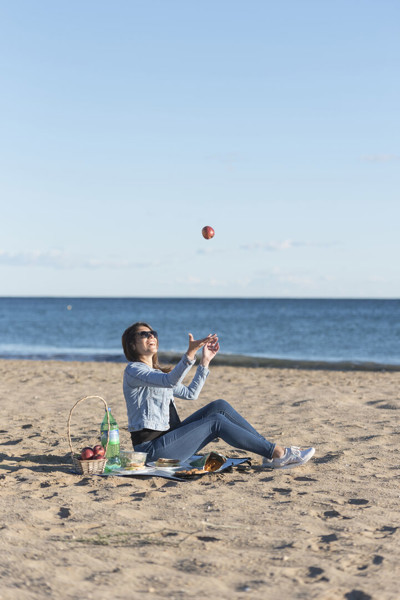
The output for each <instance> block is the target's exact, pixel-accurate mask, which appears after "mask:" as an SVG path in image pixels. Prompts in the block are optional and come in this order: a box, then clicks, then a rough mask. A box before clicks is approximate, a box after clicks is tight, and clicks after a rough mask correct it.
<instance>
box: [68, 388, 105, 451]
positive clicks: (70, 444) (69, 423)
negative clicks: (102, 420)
mask: <svg viewBox="0 0 400 600" xmlns="http://www.w3.org/2000/svg"><path fill="white" fill-rule="evenodd" d="M90 398H98V399H99V400H101V401H102V402H104V406H105V408H106V413H107V424H108V435H107V443H106V447H105V448H104V450H105V455H106V454H107V448H108V440H109V439H110V413H109V412H108V406H107V402H106V401H105V400H104V398H102V397H101V396H85V397H84V398H81V399H80V400H78V401H77V402H75V404H74V406H73V407H72V408H71V410H70V413H69V417H68V442H69V447H70V450H71V455H72V457H74V451H73V450H72V442H71V417H72V413H73V411H74V410H75V408H76V407H77V406H78V404H80V403H81V402H83V401H84V400H89V399H90ZM105 455H104V456H105Z"/></svg>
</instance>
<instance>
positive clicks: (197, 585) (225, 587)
mask: <svg viewBox="0 0 400 600" xmlns="http://www.w3.org/2000/svg"><path fill="white" fill-rule="evenodd" d="M124 366H125V365H124V364H116V363H77V362H40V361H23V360H21V361H14V360H1V361H0V372H1V377H0V390H1V425H0V429H1V431H0V434H1V437H0V445H1V449H0V461H1V462H0V467H1V468H0V486H1V495H0V502H1V522H0V536H1V547H2V552H1V558H0V568H1V580H2V584H1V588H0V598H1V599H2V600H24V599H31V598H32V599H34V598H35V599H36V598H38V599H39V598H44V597H50V598H52V599H58V598H60V599H61V598H62V599H75V598H76V599H78V598H79V599H81V598H88V599H90V598H93V599H94V598H95V599H96V600H102V599H107V600H109V599H110V598H112V599H113V600H117V599H132V598H133V599H136V598H143V597H146V598H169V599H171V600H172V599H176V600H178V599H179V600H181V599H186V598H188V599H189V598H196V599H202V598H210V597H213V598H218V599H220V598H221V599H231V598H244V599H247V598H249V599H251V598H260V599H261V598H262V599H264V598H268V599H269V600H275V599H276V600H286V599H297V598H299V599H300V598H304V599H309V598H310V599H312V598H318V599H321V600H339V599H340V600H341V599H345V600H346V599H347V600H369V599H374V600H385V599H396V598H398V597H399V593H398V581H397V579H398V578H397V575H396V570H397V564H398V556H399V536H400V518H399V516H400V510H399V504H400V501H399V498H400V485H399V477H400V461H399V458H400V452H399V441H400V438H399V434H400V426H399V412H398V410H399V409H400V399H399V391H398V390H399V387H400V373H399V372H394V373H389V372H368V371H365V372H356V371H348V372H342V371H327V370H297V369H273V368H251V367H228V366H212V367H211V374H210V376H209V378H208V380H207V382H206V385H205V387H204V389H203V392H202V394H201V396H200V398H199V399H198V400H196V401H194V402H185V401H178V402H177V405H178V409H179V412H180V415H181V417H185V416H187V415H188V414H190V413H191V412H193V410H195V409H197V408H199V407H200V406H202V405H204V404H206V403H207V402H209V401H211V400H214V399H217V398H224V399H226V400H228V401H229V402H230V403H231V404H232V405H233V406H234V407H235V408H236V409H237V410H239V411H240V412H241V413H242V414H243V415H244V416H245V417H246V418H247V419H248V420H249V421H250V422H251V423H252V424H253V425H255V426H256V427H257V428H258V430H259V431H260V432H261V433H263V434H264V435H265V436H266V437H267V438H269V439H271V440H273V441H277V442H279V443H282V444H285V445H288V444H296V445H304V446H308V445H314V446H315V447H316V455H315V458H314V459H312V460H311V461H310V463H308V464H307V465H305V466H304V467H301V468H296V469H293V470H290V471H281V472H279V471H273V472H272V471H268V470H262V469H261V468H260V463H261V458H260V457H258V456H256V455H249V454H248V453H245V452H242V451H239V450H234V449H231V448H228V447H227V446H226V445H225V444H224V443H223V442H222V441H220V440H218V441H216V442H214V443H212V444H210V445H209V447H208V449H213V450H217V451H220V452H222V453H225V454H227V455H229V456H236V457H241V456H250V457H251V459H252V467H251V469H249V470H248V471H239V470H233V471H232V472H227V473H223V474H222V473H221V474H216V475H212V474H211V475H206V476H204V477H202V478H200V479H196V480H192V481H183V482H176V481H168V480H166V479H161V478H135V477H131V478H119V477H98V476H93V477H82V476H79V475H76V474H74V473H73V472H72V465H71V458H70V452H69V446H68V439H67V419H68V415H69V411H70V409H71V407H72V406H73V405H74V403H75V402H76V401H77V400H79V399H80V398H82V397H84V396H87V395H92V394H94V395H100V396H102V397H104V398H105V400H106V401H107V402H108V404H109V405H110V406H111V408H112V411H113V414H114V416H115V418H116V419H117V421H118V423H119V425H120V429H121V447H122V448H129V447H130V437H129V433H128V431H127V429H126V410H125V402H124V399H123V395H122V384H121V381H122V373H123V369H124ZM102 418H103V407H102V405H101V403H100V402H96V401H87V402H85V403H82V404H80V405H79V407H78V408H77V409H76V410H75V411H74V416H73V424H72V432H73V434H74V440H75V438H76V437H78V438H80V439H78V440H75V442H76V444H77V447H76V449H77V450H80V449H81V448H82V447H83V446H84V445H87V444H90V445H92V444H94V443H96V442H97V440H98V430H99V425H100V422H101V420H102Z"/></svg>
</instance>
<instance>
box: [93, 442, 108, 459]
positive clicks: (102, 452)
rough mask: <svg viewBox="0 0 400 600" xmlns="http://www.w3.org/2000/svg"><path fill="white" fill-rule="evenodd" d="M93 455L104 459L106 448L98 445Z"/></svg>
mask: <svg viewBox="0 0 400 600" xmlns="http://www.w3.org/2000/svg"><path fill="white" fill-rule="evenodd" d="M93 453H94V455H95V457H97V455H98V456H99V458H102V457H103V456H105V454H106V451H105V450H104V448H103V446H102V445H101V444H97V446H94V447H93Z"/></svg>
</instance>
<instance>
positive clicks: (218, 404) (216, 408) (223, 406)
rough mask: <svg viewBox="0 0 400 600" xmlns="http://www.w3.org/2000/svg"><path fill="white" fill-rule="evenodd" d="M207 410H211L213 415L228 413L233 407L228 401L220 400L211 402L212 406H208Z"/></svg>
mask: <svg viewBox="0 0 400 600" xmlns="http://www.w3.org/2000/svg"><path fill="white" fill-rule="evenodd" d="M207 408H209V409H210V411H211V412H213V413H218V412H226V411H227V410H229V409H230V408H231V405H230V404H229V402H227V401H226V400H222V399H219V400H214V401H213V402H210V404H208V405H207Z"/></svg>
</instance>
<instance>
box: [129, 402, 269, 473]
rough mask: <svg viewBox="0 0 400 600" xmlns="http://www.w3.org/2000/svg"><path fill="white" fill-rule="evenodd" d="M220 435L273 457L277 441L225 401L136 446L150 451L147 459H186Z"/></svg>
mask: <svg viewBox="0 0 400 600" xmlns="http://www.w3.org/2000/svg"><path fill="white" fill-rule="evenodd" d="M218 437H220V438H221V439H223V440H224V442H227V443H228V444H230V445H231V446H233V447H234V448H241V449H242V450H247V451H248V452H254V454H260V455H261V456H265V457H266V458H272V453H273V451H274V448H275V444H273V443H271V442H269V441H268V440H266V439H265V438H263V437H262V436H261V435H260V434H259V433H258V432H257V431H256V430H255V429H254V427H252V426H251V425H250V424H249V423H248V422H247V421H246V420H245V419H244V418H243V417H242V416H241V415H240V414H239V413H238V412H237V411H236V410H235V409H234V408H232V406H231V405H230V404H229V403H228V402H226V401H225V400H215V401H214V402H210V404H207V405H206V406H203V408H200V409H199V410H197V411H196V412H195V413H193V414H192V415H190V417H188V418H187V419H185V420H184V421H182V423H180V424H179V425H178V426H177V427H176V428H175V429H172V430H170V431H168V432H167V433H165V434H164V435H162V436H160V437H158V438H156V439H155V440H151V441H150V442H143V443H142V444H139V445H137V446H135V450H137V451H138V452H147V460H150V461H152V460H157V458H179V459H180V460H181V461H184V460H187V459H188V458H190V457H191V456H193V454H197V452H198V451H199V450H201V448H204V446H206V445H207V444H208V443H209V442H212V441H213V440H214V439H215V438H218Z"/></svg>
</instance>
